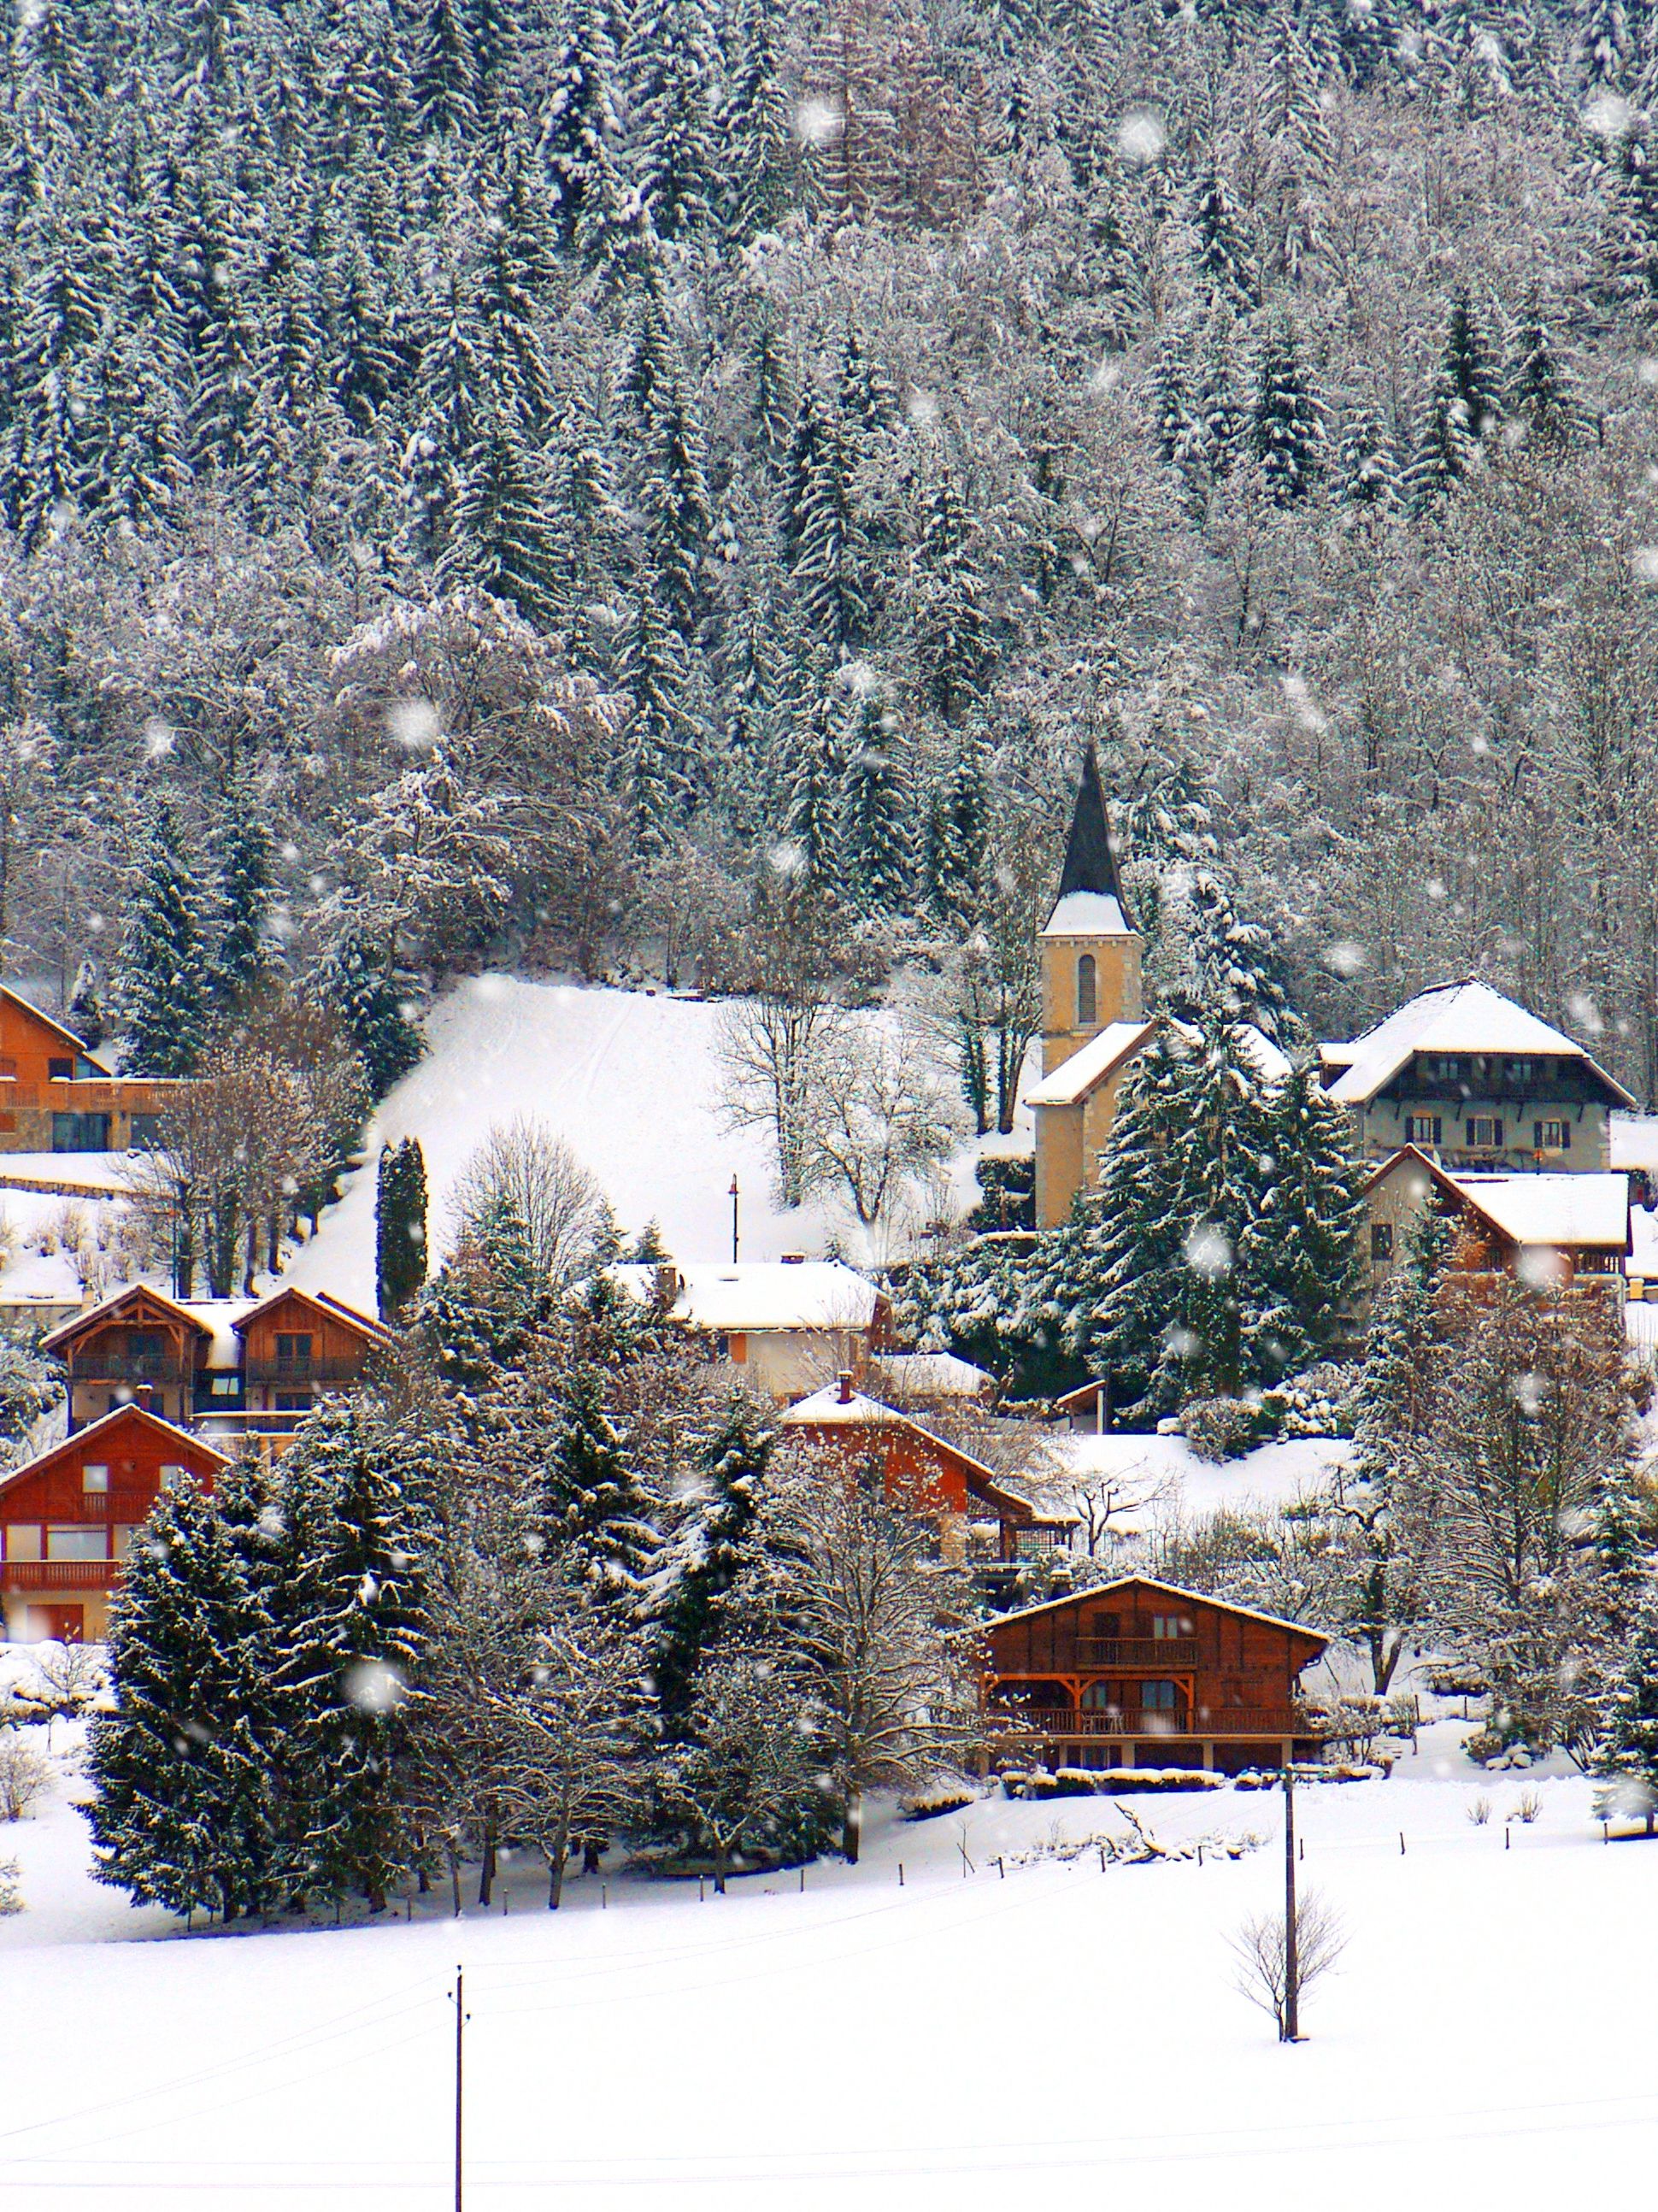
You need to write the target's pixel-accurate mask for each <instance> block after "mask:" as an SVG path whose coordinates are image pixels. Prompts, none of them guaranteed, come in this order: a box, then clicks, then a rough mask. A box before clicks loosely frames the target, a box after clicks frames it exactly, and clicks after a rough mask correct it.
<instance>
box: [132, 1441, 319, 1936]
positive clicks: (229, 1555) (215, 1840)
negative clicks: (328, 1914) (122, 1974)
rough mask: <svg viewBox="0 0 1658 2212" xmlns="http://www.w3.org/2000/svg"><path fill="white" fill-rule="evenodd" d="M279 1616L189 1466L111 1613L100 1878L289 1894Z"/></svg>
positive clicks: (147, 1887) (252, 1894)
mask: <svg viewBox="0 0 1658 2212" xmlns="http://www.w3.org/2000/svg"><path fill="white" fill-rule="evenodd" d="M273 1649H274V1644H273V1636H272V1625H271V1620H270V1614H269V1613H268V1612H267V1611H266V1609H265V1607H264V1604H263V1603H262V1601H261V1600H260V1598H259V1596H258V1594H257V1593H256V1592H255V1591H254V1590H253V1589H252V1588H251V1587H250V1584H249V1581H248V1578H247V1576H246V1572H245V1571H244V1568H243V1565H242V1562H241V1559H240V1557H239V1555H238V1553H237V1550H236V1547H235V1546H234V1543H233V1542H232V1541H231V1537H230V1533H229V1531H228V1528H227V1527H226V1525H225V1523H224V1522H222V1520H221V1518H220V1516H218V1514H217V1513H216V1510H215V1509H214V1505H213V1503H212V1500H211V1499H210V1498H209V1497H208V1495H207V1494H206V1492H204V1491H203V1488H202V1486H200V1484H199V1483H197V1481H196V1480H195V1479H194V1477H192V1476H184V1477H175V1478H174V1480H173V1482H172V1483H171V1484H169V1486H167V1488H166V1489H164V1490H163V1491H162V1492H161V1494H160V1495H159V1497H158V1498H157V1499H156V1501H155V1506H154V1507H153V1508H152V1510H151V1512H150V1515H149V1519H148V1521H147V1522H145V1524H144V1526H143V1529H142V1530H141V1531H140V1532H139V1533H138V1534H137V1538H136V1540H135V1541H134V1542H133V1544H132V1547H131V1550H130V1552H129V1553H128V1555H127V1559H126V1565H125V1574H124V1577H123V1586H122V1590H121V1595H120V1596H119V1598H118V1600H117V1601H116V1604H115V1607H114V1609H113V1613H112V1620H111V1624H110V1635H109V1664H110V1674H111V1679H112V1685H113V1687H114V1692H115V1702H114V1707H113V1710H112V1711H108V1712H105V1713H100V1715H99V1716H98V1717H96V1718H95V1719H94V1722H93V1724H92V1728H91V1731H90V1734H89V1736H88V1773H89V1776H90V1778H91V1781H92V1784H93V1787H94V1792H95V1797H94V1803H93V1806H92V1808H91V1809H90V1812H89V1813H88V1819H89V1820H90V1822H91V1826H92V1838H93V1849H94V1871H95V1873H96V1875H97V1878H98V1880H99V1881H106V1882H109V1883H111V1884H112V1885H113V1886H115V1887H118V1888H121V1889H125V1890H128V1891H130V1892H131V1894H132V1896H133V1898H134V1899H135V1900H137V1901H141V1902H146V1903H154V1904H158V1905H165V1906H166V1907H167V1909H168V1910H169V1911H173V1912H180V1913H190V1912H200V1911H206V1912H216V1913H218V1914H219V1915H220V1916H221V1917H223V1918H224V1919H227V1920H229V1919H234V1917H237V1916H238V1915H239V1914H241V1913H244V1912H255V1911H268V1910H269V1909H270V1908H271V1907H272V1906H274V1905H276V1904H278V1903H280V1902H281V1901H282V1887H283V1877H284V1874H285V1871H286V1863H285V1849H284V1838H283V1835H282V1807H281V1803H280V1801H279V1796H278V1793H277V1788H276V1764H275V1762H276V1754H277V1741H278V1733H279V1732H278V1729H277V1727H276V1712H277V1701H276V1699H275V1698H274V1695H273V1688H272V1682H271V1662H272V1656H273Z"/></svg>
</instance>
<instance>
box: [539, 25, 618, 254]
mask: <svg viewBox="0 0 1658 2212" xmlns="http://www.w3.org/2000/svg"><path fill="white" fill-rule="evenodd" d="M608 14H609V10H608V9H607V7H606V5H605V0H577V4H576V5H575V6H574V8H573V9H571V11H570V14H569V17H568V27H567V29H566V31H565V33H564V43H563V45H562V47H561V48H560V50H559V53H558V57H557V58H556V61H555V62H554V64H553V70H552V90H551V93H550V96H549V98H548V101H547V106H546V120H545V122H544V125H543V128H542V134H541V145H540V149H539V150H540V155H541V160H542V162H543V164H544V167H545V168H546V171H547V173H548V175H549V176H550V178H551V179H552V185H553V191H554V216H553V219H554V222H555V224H556V229H557V233H558V238H559V242H560V244H561V245H562V246H564V247H565V248H566V249H567V250H568V248H570V247H571V246H574V244H575V242H576V235H577V231H578V228H579V227H580V225H581V223H582V222H583V219H584V216H586V215H588V214H589V212H590V211H591V210H592V208H593V207H594V205H595V204H597V203H598V201H599V199H600V198H601V197H602V193H603V191H604V184H605V172H606V170H607V169H608V167H609V166H610V161H609V149H610V147H611V146H612V145H614V144H615V143H616V141H617V139H618V137H619V135H620V134H619V131H618V126H617V123H616V94H615V87H616V81H617V77H616V49H615V47H614V46H613V45H612V44H611V40H610V29H609V25H608V21H607V17H608Z"/></svg>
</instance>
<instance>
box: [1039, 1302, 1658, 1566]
mask: <svg viewBox="0 0 1658 2212" xmlns="http://www.w3.org/2000/svg"><path fill="white" fill-rule="evenodd" d="M1655 1311H1658V1309H1655ZM1038 1434H1039V1435H1040V1437H1041V1439H1042V1458H1043V1461H1044V1462H1048V1466H1049V1467H1051V1468H1053V1469H1054V1472H1053V1473H1051V1474H1049V1478H1048V1479H1049V1480H1050V1481H1053V1482H1056V1483H1060V1485H1061V1486H1062V1485H1063V1483H1064V1481H1066V1480H1069V1482H1071V1483H1072V1484H1074V1485H1077V1486H1084V1485H1085V1486H1088V1487H1090V1488H1094V1489H1096V1488H1097V1487H1098V1486H1099V1484H1100V1483H1101V1482H1102V1481H1105V1482H1108V1483H1109V1484H1111V1485H1112V1486H1114V1488H1115V1489H1117V1490H1118V1491H1119V1492H1121V1504H1119V1506H1118V1507H1117V1509H1116V1510H1115V1511H1114V1514H1113V1516H1112V1521H1111V1526H1112V1528H1114V1529H1115V1530H1116V1531H1117V1532H1118V1533H1119V1534H1121V1535H1138V1534H1140V1533H1141V1532H1142V1531H1144V1530H1145V1529H1146V1528H1149V1527H1151V1525H1152V1524H1153V1523H1154V1522H1166V1521H1169V1520H1174V1519H1181V1520H1199V1519H1202V1518H1205V1517H1206V1516H1208V1515H1210V1514H1212V1513H1218V1512H1219V1511H1221V1510H1228V1511H1244V1510H1249V1509H1250V1508H1253V1507H1257V1506H1259V1507H1261V1508H1263V1509H1271V1508H1275V1507H1281V1506H1284V1505H1293V1504H1296V1503H1297V1500H1298V1499H1300V1498H1309V1497H1311V1496H1313V1495H1314V1494H1315V1492H1318V1491H1321V1490H1322V1489H1323V1488H1324V1487H1325V1486H1326V1485H1327V1482H1328V1480H1329V1476H1330V1470H1331V1469H1332V1468H1333V1467H1336V1466H1339V1465H1341V1464H1343V1463H1345V1461H1346V1460H1347V1459H1348V1457H1349V1456H1350V1455H1351V1451H1352V1446H1351V1444H1350V1443H1343V1442H1340V1441H1339V1440H1338V1439H1337V1438H1335V1437H1290V1438H1287V1439H1286V1440H1285V1441H1284V1442H1283V1443H1270V1444H1259V1445H1257V1446H1256V1448H1255V1449H1254V1451H1251V1452H1245V1453H1243V1454H1242V1455H1241V1456H1240V1457H1238V1458H1237V1459H1230V1460H1225V1461H1223V1462H1219V1463H1218V1464H1217V1463H1215V1462H1211V1461H1208V1460H1202V1459H1199V1457H1198V1455H1197V1454H1196V1453H1195V1452H1194V1451H1193V1449H1192V1448H1191V1446H1190V1445H1189V1444H1188V1443H1187V1441H1186V1439H1185V1437H1163V1436H1144V1437H1143V1436H1102V1437H1100V1436H1090V1435H1088V1434H1086V1433H1085V1432H1084V1433H1073V1432H1068V1431H1065V1430H1063V1429H1043V1430H1042V1431H1038ZM1060 1470H1062V1473H1060ZM1044 1471H1045V1472H1046V1471H1047V1469H1046V1468H1045V1470H1044Z"/></svg>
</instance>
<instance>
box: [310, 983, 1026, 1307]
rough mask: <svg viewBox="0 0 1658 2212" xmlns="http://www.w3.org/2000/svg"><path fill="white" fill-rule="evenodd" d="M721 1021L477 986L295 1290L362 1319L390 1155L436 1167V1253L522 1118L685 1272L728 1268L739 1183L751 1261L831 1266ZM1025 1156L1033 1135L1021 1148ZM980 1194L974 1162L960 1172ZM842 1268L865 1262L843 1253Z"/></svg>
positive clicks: (823, 1214) (437, 1033)
mask: <svg viewBox="0 0 1658 2212" xmlns="http://www.w3.org/2000/svg"><path fill="white" fill-rule="evenodd" d="M723 1015H724V1009H723V1007H722V1006H720V1005H718V1004H716V1003H713V1002H707V1001H703V1000H690V999H677V998H670V997H668V996H666V995H665V994H650V993H647V992H643V991H613V990H586V989H582V988H580V987H577V986H575V985H574V984H559V983H526V982H524V981H520V980H519V978H517V977H515V976H511V975H479V976H475V977H473V978H471V980H470V981H466V982H464V983H460V984H458V985H457V986H456V987H455V988H454V989H453V990H452V991H451V992H450V993H449V994H447V996H446V997H445V998H444V999H442V1000H440V1002H439V1003H438V1005H437V1006H435V1007H434V1009H433V1010H432V1012H431V1014H430V1015H429V1016H428V1020H427V1024H426V1028H427V1035H428V1041H429V1045H430V1049H429V1052H428V1056H427V1058H426V1059H425V1060H423V1061H422V1063H421V1065H420V1066H418V1067H417V1068H416V1070H415V1072H414V1073H413V1074H412V1075H410V1076H409V1077H408V1078H407V1079H406V1080H405V1081H404V1082H403V1083H401V1084H399V1085H398V1087H397V1089H396V1090H395V1091H392V1094H391V1095H390V1097H388V1098H387V1099H386V1101H385V1103H384V1104H383V1105H382V1106H381V1107H380V1111H379V1113H378V1114H377V1115H375V1117H374V1122H373V1124H372V1126H371V1127H370V1128H369V1131H368V1133H367V1139H366V1143H365V1151H366V1152H367V1158H368V1161H369V1163H370V1164H369V1165H368V1166H367V1168H365V1169H364V1170H362V1172H361V1173H360V1174H359V1175H357V1176H355V1179H354V1180H353V1182H352V1183H351V1185H350V1187H349V1189H348V1191H347V1193H346V1195H345V1197H344V1198H343V1200H342V1201H341V1203H340V1204H339V1205H338V1206H336V1207H334V1208H333V1210H332V1211H331V1212H330V1213H329V1215H328V1216H327V1218H325V1221H324V1223H323V1225H322V1228H321V1231H319V1235H318V1236H317V1237H316V1239H315V1241H314V1242H313V1243H311V1244H309V1245H307V1247H306V1248H305V1249H303V1250H302V1251H301V1253H300V1254H299V1255H298V1256H297V1257H296V1258H295V1261H293V1263H292V1265H291V1266H290V1267H289V1269H288V1276H287V1279H288V1280H289V1281H291V1282H295V1283H298V1284H300V1285H303V1286H306V1287H310V1288H315V1289H319V1290H328V1291H333V1292H334V1294H335V1295H336V1296H337V1297H343V1298H345V1299H346V1300H348V1301H349V1302H350V1303H352V1304H358V1305H361V1304H364V1303H365V1302H367V1303H368V1304H370V1305H371V1306H372V1303H373V1299H374V1166H373V1163H374V1160H375V1159H376V1158H378V1156H379V1152H380V1146H381V1145H382V1144H383V1143H386V1142H387V1141H395V1140H397V1139H400V1138H403V1137H409V1136H415V1137H418V1138H419V1139H420V1140H421V1146H422V1150H423V1151H424V1152H425V1155H426V1169H427V1176H428V1183H429V1187H430V1190H431V1198H432V1224H433V1230H434V1239H435V1242H436V1243H437V1246H438V1249H441V1245H442V1240H443V1238H444V1236H445V1234H446V1226H447V1225H446V1213H445V1207H446V1198H447V1194H448V1192H449V1190H450V1188H451V1187H452V1184H453V1182H454V1181H455V1178H456V1176H458V1175H459V1172H460V1170H461V1169H462V1168H463V1167H464V1166H465V1163H466V1161H467V1159H468V1158H469V1157H470V1156H471V1153H472V1152H475V1151H476V1150H477V1147H478V1146H480V1145H481V1144H483V1142H484V1141H485V1139H487V1138H488V1137H489V1132H490V1130H491V1129H492V1128H494V1127H497V1126H499V1125H503V1124H505V1123H507V1122H510V1121H513V1120H515V1119H516V1118H517V1117H518V1116H519V1115H527V1116H531V1117H532V1118H534V1119H536V1120H537V1121H542V1122H544V1123H545V1124H546V1126H547V1127H549V1128H550V1129H551V1130H553V1131H554V1133H556V1135H558V1136H561V1137H562V1138H563V1139H565V1141H566V1142H567V1143H568V1145H569V1146H571V1147H572V1149H573V1150H574V1152H575V1153H576V1155H577V1157H578V1158H580V1161H581V1162H582V1164H583V1165H584V1166H586V1168H587V1169H588V1170H590V1171H591V1172H592V1174H593V1175H594V1176H597V1178H598V1182H599V1183H600V1184H601V1185H602V1187H603V1188H604V1193H605V1194H606V1196H607V1197H608V1198H609V1199H610V1203H611V1205H612V1206H614V1207H615V1209H616V1216H617V1218H618V1219H619V1220H620V1221H621V1223H622V1225H623V1228H624V1229H625V1230H627V1231H629V1232H631V1233H636V1232H637V1231H640V1230H641V1229H642V1228H643V1227H644V1226H645V1225H646V1223H647V1221H649V1220H652V1219H655V1220H656V1221H657V1222H658V1223H659V1225H660V1228H661V1231H662V1236H663V1241H664V1243H665V1244H666V1246H667V1248H668V1249H669V1250H670V1251H671V1253H673V1254H674V1255H675V1256H676V1257H677V1258H678V1259H681V1260H720V1259H726V1258H729V1256H730V1254H731V1198H730V1191H731V1182H732V1176H736V1177H737V1179H738V1184H739V1186H740V1188H741V1194H742V1195H741V1233H742V1256H743V1257H744V1259H745V1260H775V1259H776V1258H778V1257H779V1255H780V1254H782V1253H784V1252H790V1251H803V1252H807V1253H814V1254H815V1253H817V1252H820V1251H822V1249H823V1244H824V1241H825V1238H826V1237H827V1236H828V1235H829V1232H830V1230H831V1227H839V1228H840V1229H841V1231H842V1233H843V1235H844V1234H847V1226H846V1225H845V1224H844V1223H837V1222H835V1221H834V1219H833V1218H832V1216H831V1215H830V1213H829V1212H827V1211H826V1209H825V1208H824V1207H823V1206H819V1205H813V1206H805V1207H802V1208H800V1209H799V1210H798V1211H793V1212H786V1211H783V1210H781V1209H780V1208H779V1207H778V1206H776V1205H775V1204H774V1201H773V1195H772V1148H771V1145H770V1143H769V1140H768V1137H767V1135H766V1133H765V1132H764V1131H763V1130H760V1129H744V1130H739V1131H733V1130H732V1129H731V1128H730V1127H728V1126H727V1124H726V1118H725V1115H724V1114H723V1112H722V1110H721V1109H720V1101H719V1095H718V1094H719V1087H720V1074H719V1069H718V1066H717V1065H716V1060H715V1054H714V1047H715V1040H716V1036H717V1034H718V1030H719V1025H720V1021H721V1019H722V1018H723ZM1023 1142H1024V1145H1025V1147H1026V1148H1027V1149H1028V1148H1029V1131H1028V1130H1027V1131H1026V1132H1025V1133H1024V1138H1023ZM959 1167H960V1170H961V1172H960V1174H959V1176H958V1177H957V1180H958V1182H961V1183H963V1185H969V1184H970V1180H971V1177H970V1156H969V1155H968V1154H966V1153H965V1152H964V1153H963V1158H962V1160H961V1162H960V1163H959ZM847 1256H848V1257H850V1258H854V1259H855V1258H856V1256H857V1255H856V1254H855V1253H854V1252H853V1250H852V1249H850V1245H849V1246H848V1253H847Z"/></svg>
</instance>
